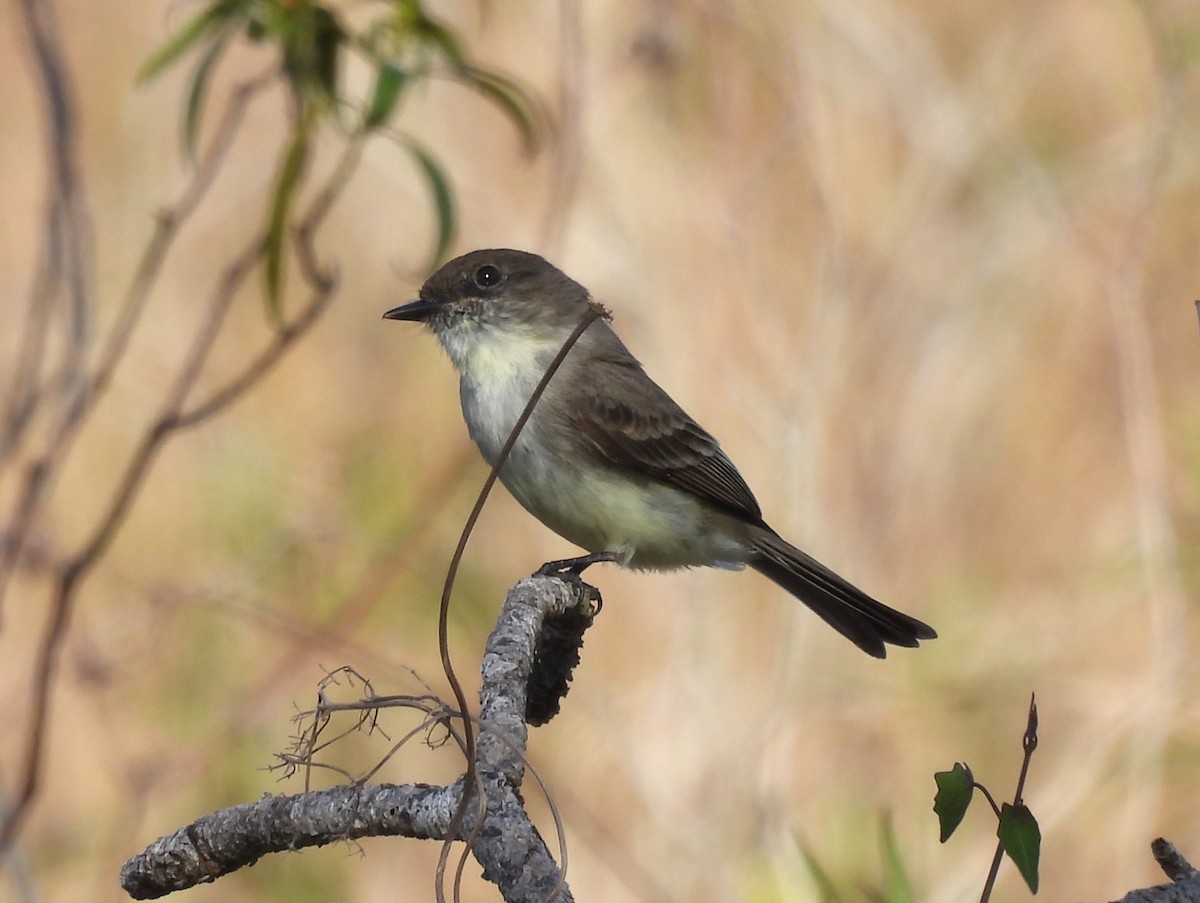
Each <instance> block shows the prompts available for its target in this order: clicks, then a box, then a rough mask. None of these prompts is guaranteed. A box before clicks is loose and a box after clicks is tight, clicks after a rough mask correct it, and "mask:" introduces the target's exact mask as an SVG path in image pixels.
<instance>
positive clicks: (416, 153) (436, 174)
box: [398, 136, 458, 270]
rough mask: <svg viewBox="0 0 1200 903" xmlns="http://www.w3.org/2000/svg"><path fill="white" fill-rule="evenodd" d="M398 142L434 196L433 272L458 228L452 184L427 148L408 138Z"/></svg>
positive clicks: (404, 137) (400, 138)
mask: <svg viewBox="0 0 1200 903" xmlns="http://www.w3.org/2000/svg"><path fill="white" fill-rule="evenodd" d="M398 140H399V141H400V142H401V143H402V144H403V145H404V147H405V148H406V149H407V150H408V152H409V153H410V154H412V157H413V160H414V161H415V162H416V164H417V168H418V169H420V170H421V176H422V177H423V178H424V179H425V184H426V185H428V186H429V190H430V193H431V194H432V195H433V206H434V212H435V213H436V215H437V241H436V243H435V245H434V251H433V257H432V260H431V262H430V264H429V269H431V270H432V269H433V268H434V267H436V266H437V265H438V264H439V263H441V262H442V260H443V259H444V257H445V255H446V251H447V250H448V249H449V247H450V242H451V241H453V239H454V233H455V231H456V230H457V228H458V217H457V214H456V210H455V206H454V195H453V194H452V192H451V191H450V182H449V181H448V180H447V179H446V175H445V173H443V172H442V167H441V165H440V164H439V163H438V162H437V160H435V159H434V158H433V156H432V155H431V154H430V153H429V152H428V151H427V150H425V148H423V147H421V145H419V144H418V143H417V142H416V141H414V140H413V139H411V138H408V137H406V136H399V139H398Z"/></svg>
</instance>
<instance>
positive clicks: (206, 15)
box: [137, 0, 249, 84]
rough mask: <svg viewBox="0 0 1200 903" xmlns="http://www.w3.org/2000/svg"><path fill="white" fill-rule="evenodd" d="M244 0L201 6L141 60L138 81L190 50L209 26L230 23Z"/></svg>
mask: <svg viewBox="0 0 1200 903" xmlns="http://www.w3.org/2000/svg"><path fill="white" fill-rule="evenodd" d="M248 2H249V0H221V2H219V3H214V4H212V5H210V6H209V7H208V8H207V9H203V10H201V11H200V12H199V13H198V14H197V15H196V16H194V17H193V18H192V19H191V21H189V22H188V23H187V24H186V25H184V26H183V28H181V29H179V31H177V32H175V34H174V35H172V36H171V37H170V38H169V39H168V40H167V43H165V44H164V45H163V46H162V47H160V48H159V49H158V50H156V51H155V52H154V53H152V54H151V55H150V58H149V59H147V60H146V62H144V63H142V66H141V68H140V69H139V70H138V74H137V82H138V84H144V83H145V82H148V81H150V79H152V78H155V77H156V76H158V75H159V74H160V73H162V72H163V70H165V69H167V68H168V67H170V65H171V64H172V63H174V62H175V61H176V60H178V59H179V58H180V57H181V56H183V55H184V54H185V53H187V52H188V51H189V50H191V49H192V47H193V46H194V45H195V44H196V43H197V42H199V41H200V39H201V38H203V37H204V36H205V35H206V34H207V33H208V32H209V31H210V30H212V29H215V28H219V27H224V26H231V25H233V24H234V20H235V18H236V17H237V14H238V13H239V12H241V9H242V7H244V6H246V5H247V4H248Z"/></svg>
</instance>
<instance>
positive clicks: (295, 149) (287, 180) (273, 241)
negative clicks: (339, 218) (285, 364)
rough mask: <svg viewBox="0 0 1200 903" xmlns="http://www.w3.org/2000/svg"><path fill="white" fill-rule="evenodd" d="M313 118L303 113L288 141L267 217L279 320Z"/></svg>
mask: <svg viewBox="0 0 1200 903" xmlns="http://www.w3.org/2000/svg"><path fill="white" fill-rule="evenodd" d="M311 122H312V117H311V115H310V114H308V113H307V112H306V113H302V114H301V117H300V120H299V122H297V124H296V130H295V132H293V134H292V140H291V141H290V142H289V143H288V149H287V153H286V154H285V155H284V158H283V163H282V164H281V165H280V167H279V175H278V177H277V178H276V180H275V191H274V193H273V194H272V196H271V216H270V219H269V220H268V221H267V236H266V241H265V242H264V243H263V261H264V264H265V272H266V282H267V312H268V313H269V314H270V316H271V318H272V319H274V320H276V321H278V320H279V319H280V316H281V308H282V301H281V295H282V288H283V261H284V248H283V241H284V238H285V237H286V234H287V225H288V212H289V211H290V210H291V207H292V201H293V200H294V199H295V195H296V185H297V184H298V183H299V181H300V174H301V173H302V172H303V171H304V161H305V159H306V158H307V156H308V139H309V128H310V124H311Z"/></svg>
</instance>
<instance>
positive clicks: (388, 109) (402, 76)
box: [363, 63, 408, 129]
mask: <svg viewBox="0 0 1200 903" xmlns="http://www.w3.org/2000/svg"><path fill="white" fill-rule="evenodd" d="M407 81H408V73H407V72H405V71H404V70H403V69H400V68H397V67H396V66H393V65H391V64H390V63H381V64H380V66H379V74H378V75H377V76H376V77H375V90H374V92H372V94H371V102H370V103H369V104H367V112H366V114H365V115H364V116H363V128H364V129H373V128H378V127H379V126H381V125H383V124H384V123H385V122H387V120H388V118H389V117H390V116H391V115H392V110H393V109H394V108H395V106H396V101H397V100H398V99H399V97H400V89H401V88H403V87H404V85H405V83H406V82H407Z"/></svg>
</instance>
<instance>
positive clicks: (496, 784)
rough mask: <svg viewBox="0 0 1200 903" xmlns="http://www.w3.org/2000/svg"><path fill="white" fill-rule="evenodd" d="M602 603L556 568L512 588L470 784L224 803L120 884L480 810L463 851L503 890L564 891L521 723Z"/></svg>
mask: <svg viewBox="0 0 1200 903" xmlns="http://www.w3.org/2000/svg"><path fill="white" fill-rule="evenodd" d="M599 601H600V596H599V593H598V592H597V591H596V590H595V589H594V588H593V587H590V586H588V585H587V584H584V583H582V582H579V581H567V580H564V579H562V578H558V577H531V578H528V579H526V580H522V581H521V582H519V583H517V584H516V585H515V586H514V587H512V589H510V590H509V593H508V596H507V598H506V599H505V601H504V607H503V609H502V611H501V613H500V617H499V620H498V621H497V623H496V627H495V629H494V630H493V631H492V634H491V636H490V637H489V638H488V642H487V648H486V650H485V654H484V657H483V666H482V669H481V670H482V677H483V686H482V688H481V689H480V694H479V698H480V717H479V722H480V725H481V728H482V730H481V733H480V736H479V740H478V743H477V744H476V746H475V762H474V766H475V772H476V774H477V775H478V782H477V783H469V782H467V780H466V779H465V776H464V777H462V778H459V779H458V780H457V781H455V782H454V783H452V784H449V785H447V786H444V787H435V786H431V785H428V784H404V785H394V784H363V783H359V782H355V783H352V784H349V785H344V786H340V787H335V788H332V789H329V790H318V791H310V792H305V793H300V794H296V795H294V796H283V797H272V798H269V799H266V800H262V801H260V802H257V803H247V804H243V805H240V806H233V807H231V808H228V809H222V810H220V811H218V812H214V813H212V814H210V815H206V816H204V817H203V818H200V819H197V820H196V821H195V822H193V823H192V824H190V825H188V826H186V827H183V828H180V829H179V830H178V831H176V832H175V833H174V834H172V835H170V836H167V837H162V838H160V839H159V840H157V841H155V842H154V843H153V844H151V845H150V846H149V847H148V848H147V849H146V850H144V851H143V852H142V853H140V854H138V855H137V856H135V857H133V858H131V859H130V860H129V861H127V862H126V863H125V864H124V866H122V868H121V886H122V887H124V888H125V890H126V891H127V892H128V893H129V894H130V896H132V897H134V898H135V899H150V898H154V897H160V896H163V895H165V894H168V893H172V892H174V891H177V890H183V889H185V888H188V887H193V886H195V885H196V884H201V883H207V882H211V881H215V880H216V879H217V878H219V877H221V876H223V875H227V874H229V873H231V872H234V871H236V870H238V869H240V868H243V867H245V866H247V865H252V864H254V863H255V862H257V861H258V860H259V859H260V858H261V857H262V856H264V855H266V854H268V853H275V852H284V851H289V850H297V849H301V848H303V847H309V846H323V845H326V844H330V843H336V842H341V841H347V840H355V839H358V838H360V837H380V836H389V837H397V836H398V837H414V838H420V839H427V840H446V839H447V836H448V834H449V832H451V831H454V837H453V838H452V839H458V840H462V839H465V834H464V831H463V830H462V829H461V828H459V829H455V827H454V826H455V824H456V823H457V824H458V825H461V826H468V828H469V826H470V824H471V823H472V822H473V821H474V820H475V818H478V819H479V820H480V821H481V824H482V827H481V828H480V829H479V830H478V831H469V830H468V831H467V832H466V834H473V835H474V836H473V837H472V838H471V839H470V841H469V844H470V849H471V852H472V854H473V855H474V856H475V858H476V860H477V861H478V862H479V864H480V865H482V866H483V869H484V877H485V878H486V879H487V880H489V881H491V882H493V883H494V884H496V885H497V887H499V889H500V892H501V894H502V895H503V896H504V899H505V900H507V901H510V903H511V901H521V903H546V901H549V900H560V901H570V900H572V899H573V898H572V896H571V893H570V890H569V889H568V888H567V886H566V883H565V881H564V875H563V872H562V871H561V870H560V869H559V867H558V866H557V865H556V864H555V862H554V859H553V858H552V856H551V854H550V851H549V850H548V849H547V847H546V844H545V842H544V841H543V840H542V838H541V836H540V834H539V833H538V831H537V828H536V827H535V826H534V825H533V823H532V821H531V820H530V818H529V816H528V814H527V813H526V812H525V807H524V802H523V800H522V798H521V784H522V783H523V780H524V776H525V767H526V763H525V747H526V740H527V738H528V723H534V722H536V721H537V720H538V719H537V717H536V716H534V715H532V714H531V713H536V712H541V713H545V712H550V713H551V714H552V713H553V712H554V711H557V708H558V701H559V700H560V699H561V698H562V696H564V695H565V694H566V692H567V685H568V682H569V680H570V663H573V661H574V656H576V655H577V653H578V649H579V646H580V645H581V644H582V641H583V631H584V630H586V629H587V626H589V625H590V624H591V620H592V617H593V615H594V614H595V612H596V611H597V610H598V606H599ZM564 635H569V636H570V637H571V640H570V642H566V643H564V642H563V637H564ZM564 666H565V667H564ZM548 717H549V716H547V717H546V719H545V720H548ZM460 744H461V741H460ZM460 748H461V745H460ZM464 786H468V787H470V786H475V787H478V788H479V792H471V793H470V798H469V799H468V800H467V803H466V808H467V810H468V811H470V812H471V814H472V815H473V816H474V818H468V819H466V820H463V819H456V818H455V814H456V812H457V810H459V808H460V803H461V802H462V794H463V788H464ZM560 839H561V830H560ZM563 857H564V860H565V848H564V850H563Z"/></svg>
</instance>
